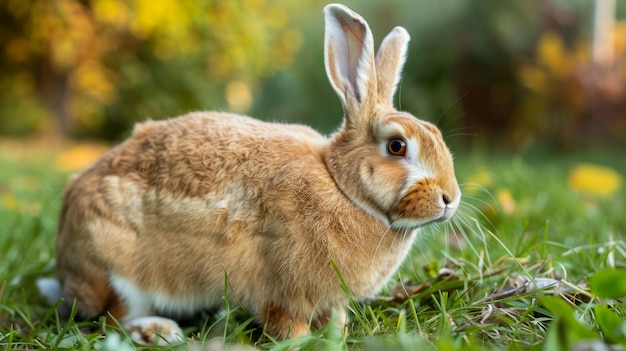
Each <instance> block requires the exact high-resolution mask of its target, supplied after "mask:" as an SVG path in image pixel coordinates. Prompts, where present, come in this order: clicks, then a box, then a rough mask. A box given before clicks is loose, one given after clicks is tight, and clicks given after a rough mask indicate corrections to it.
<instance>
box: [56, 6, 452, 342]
mask: <svg viewBox="0 0 626 351" xmlns="http://www.w3.org/2000/svg"><path fill="white" fill-rule="evenodd" d="M326 15H327V23H329V22H332V21H336V22H337V23H339V24H340V26H339V27H338V28H344V32H341V31H338V29H333V28H332V27H327V36H328V37H327V46H326V60H327V62H326V63H327V72H328V74H329V79H330V80H331V83H332V85H333V87H334V88H335V90H336V91H337V94H338V95H339V97H340V100H341V101H342V103H343V107H344V112H345V121H344V123H343V126H342V128H341V129H340V130H339V131H338V132H337V133H335V135H333V136H332V137H331V138H326V137H324V136H322V135H320V134H319V133H317V132H316V131H314V130H312V129H310V128H308V127H305V126H299V125H281V124H273V123H264V122H260V121H257V120H254V119H251V118H248V117H244V116H239V115H233V114H227V113H191V114H188V115H186V116H182V117H179V118H174V119H170V120H167V121H160V122H152V121H148V122H145V123H142V124H139V125H137V126H136V127H135V129H134V132H133V136H132V137H131V138H130V139H128V140H127V141H125V142H124V143H122V144H121V145H119V146H117V147H116V148H113V149H112V150H110V151H109V152H108V153H106V154H105V155H104V156H103V157H102V158H101V159H100V160H98V161H97V162H96V163H95V164H94V165H92V166H91V167H89V168H88V169H87V170H85V171H84V172H83V173H82V174H81V175H80V176H79V177H77V178H76V179H75V180H73V181H72V182H71V183H70V184H69V186H68V188H67V189H66V191H65V193H64V204H63V209H62V211H61V218H60V223H59V234H58V237H57V244H56V250H57V272H58V276H59V279H60V281H61V283H62V286H63V292H64V296H65V297H66V298H68V299H70V300H71V299H73V298H76V299H77V303H78V307H79V311H80V313H81V314H82V315H83V316H85V317H94V316H97V315H99V314H105V313H107V312H108V313H111V314H112V315H113V316H114V317H115V318H117V319H119V320H121V321H122V322H124V323H126V322H128V319H131V318H132V317H137V316H136V315H133V316H129V315H130V314H138V313H139V314H141V315H150V314H155V313H157V314H158V313H159V312H161V310H166V312H170V313H174V314H184V313H188V312H190V310H193V309H198V308H203V307H211V306H208V305H211V304H219V303H220V301H221V297H222V293H223V291H224V286H223V285H224V279H225V275H226V277H227V279H228V282H229V292H230V294H231V295H232V296H233V300H234V301H240V302H241V303H242V304H243V305H244V306H245V307H246V309H247V310H248V311H249V312H250V313H252V314H253V315H255V316H256V318H257V321H259V322H260V323H263V324H265V325H266V326H267V331H268V332H269V333H271V334H272V335H274V336H276V337H285V336H287V335H289V336H300V335H303V334H305V333H306V332H307V331H308V325H309V322H310V321H312V322H313V323H314V324H316V325H319V324H322V323H325V322H326V321H327V320H328V319H329V316H330V315H331V314H332V311H333V310H335V311H338V313H339V316H340V318H339V319H340V322H343V321H344V320H345V310H344V309H345V305H346V303H347V298H346V296H345V295H344V292H343V290H342V289H341V287H340V285H339V280H338V278H337V275H336V273H335V270H334V269H333V267H332V264H331V263H333V264H335V265H336V267H337V268H338V270H339V272H340V273H341V275H342V277H343V279H344V280H345V282H346V285H347V287H348V289H349V291H350V293H351V294H353V295H354V296H355V297H357V298H371V297H373V295H374V294H375V293H376V292H377V291H378V290H379V289H380V288H381V287H382V286H383V284H384V283H385V282H386V281H387V280H388V278H389V277H390V275H391V274H392V273H393V272H394V271H395V270H396V269H397V267H398V265H399V264H400V263H401V262H402V260H403V259H404V257H405V256H406V254H407V253H408V251H409V249H410V246H411V243H412V241H413V239H414V236H415V232H413V229H415V227H417V226H419V225H421V224H417V223H422V222H424V221H430V220H437V219H438V218H439V217H438V216H439V215H440V214H441V213H443V208H442V201H441V199H442V197H443V198H444V199H447V200H446V201H447V202H451V201H456V203H458V199H459V197H460V192H459V190H458V185H457V183H456V179H455V176H454V169H453V166H452V157H451V155H450V153H449V151H448V149H447V148H446V146H445V144H444V143H443V141H442V138H441V134H440V133H439V131H438V130H437V129H436V127H434V126H433V125H431V124H429V123H427V122H423V121H419V120H417V119H416V118H415V117H413V116H411V115H409V114H407V113H404V112H398V111H397V110H395V109H394V108H393V106H391V97H392V96H393V92H394V91H395V84H396V83H397V77H398V75H399V69H400V67H401V66H402V62H403V58H402V56H403V55H404V51H405V47H404V46H405V45H406V42H407V41H408V34H405V31H403V30H402V29H396V30H394V32H392V34H393V35H391V34H390V39H389V40H386V41H385V43H386V44H384V45H383V47H382V48H381V51H379V54H378V56H377V57H376V62H375V61H374V55H373V48H372V47H373V43H372V42H371V40H372V39H371V33H370V32H369V28H368V27H367V24H366V23H365V21H364V20H363V19H362V18H360V16H358V15H356V14H354V13H353V12H351V11H350V10H348V9H347V8H345V7H341V6H338V5H333V6H329V7H328V8H327V10H326ZM329 25H330V24H327V26H329ZM341 33H343V34H341ZM341 35H344V36H345V38H343V39H342V40H344V41H347V43H348V44H346V47H349V50H353V49H354V48H357V52H352V51H351V54H352V55H353V56H354V55H356V57H357V59H359V58H360V59H359V60H357V61H355V60H354V57H352V58H349V59H347V60H348V61H350V62H343V63H340V62H339V61H340V60H345V59H346V57H345V48H344V47H340V45H343V44H341V43H344V42H343V41H341V40H339V41H336V40H335V39H333V38H335V37H339V36H341ZM379 57H380V58H379ZM385 58H389V59H385ZM383 61H384V62H383ZM345 75H347V76H345ZM378 90H380V91H382V94H385V96H383V97H381V96H379V95H378V94H377V91H378ZM390 96H391V97H390ZM394 133H395V134H399V135H388V134H394ZM391 137H403V138H406V139H407V140H417V141H419V150H420V151H419V154H417V155H414V156H413V159H408V158H399V157H396V156H390V155H385V154H384V153H381V146H380V145H384V143H385V141H386V140H387V139H389V138H391ZM407 157H408V156H407ZM411 165H414V166H411ZM418 166H419V167H422V168H425V169H427V170H428V172H429V173H428V174H430V176H429V177H427V178H423V179H416V177H417V176H416V175H414V174H413V173H414V172H416V171H415V170H414V168H415V169H417V168H418ZM412 167H413V168H412ZM409 182H414V184H412V183H409ZM454 210H455V207H454V208H450V209H449V212H448V213H447V216H446V218H447V217H449V215H451V213H450V211H451V212H452V213H453V212H454ZM400 218H402V219H408V220H410V221H415V223H416V224H414V225H410V226H408V227H395V226H393V222H394V221H395V220H396V219H400ZM118 278H123V281H124V282H127V283H129V284H132V286H133V288H126V287H124V288H120V287H119V284H121V283H119V281H116V280H115V279H118ZM116 284H118V285H116ZM124 284H125V283H124ZM120 289H121V290H120ZM135 290H136V291H139V292H141V294H144V295H146V296H152V297H151V298H153V299H154V300H153V301H152V303H151V305H150V306H149V307H146V308H145V309H144V310H138V309H137V307H136V306H133V305H132V304H131V302H130V299H131V297H132V293H129V291H131V292H133V291H135ZM128 294H130V295H128ZM142 296H143V295H142ZM163 301H166V302H163ZM311 319H312V320H311ZM153 327H154V326H152V327H151V328H153ZM130 328H134V327H132V326H130ZM155 328H156V327H155ZM155 330H156V329H155ZM146 333H147V334H154V330H152V329H151V330H143V333H142V335H145V334H146ZM142 338H145V337H144V336H142Z"/></svg>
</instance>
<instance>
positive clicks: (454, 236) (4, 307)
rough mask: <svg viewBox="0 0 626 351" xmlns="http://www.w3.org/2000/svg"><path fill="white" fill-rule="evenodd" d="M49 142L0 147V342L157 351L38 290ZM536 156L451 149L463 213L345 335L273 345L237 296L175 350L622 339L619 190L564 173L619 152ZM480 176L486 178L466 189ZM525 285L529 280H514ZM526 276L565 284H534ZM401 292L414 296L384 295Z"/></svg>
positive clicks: (54, 206)
mask: <svg viewBox="0 0 626 351" xmlns="http://www.w3.org/2000/svg"><path fill="white" fill-rule="evenodd" d="M56 150H57V149H55V148H54V147H52V148H46V147H42V146H41V145H39V146H35V147H24V146H23V145H18V146H16V145H14V144H11V143H3V144H1V145H0V223H1V224H2V225H1V226H0V349H11V350H13V349H39V348H68V349H81V350H83V349H84V350H91V349H99V350H123V349H128V350H132V349H158V348H156V347H145V346H141V345H136V344H133V343H132V342H130V341H129V339H128V337H127V335H126V334H125V333H124V331H122V330H120V329H117V328H114V327H110V326H106V325H105V324H104V322H103V320H98V321H86V322H75V321H69V322H66V321H62V320H59V318H58V316H57V315H56V314H55V311H54V308H50V307H48V306H46V304H45V302H44V301H43V299H42V298H41V297H39V296H38V295H37V290H36V288H35V281H36V280H37V279H38V278H41V277H47V276H53V275H54V274H53V247H54V236H55V230H56V222H57V215H58V210H59V208H60V205H61V200H60V193H61V191H62V188H63V186H64V183H65V180H66V178H67V174H64V173H62V172H60V171H57V170H55V168H54V166H53V162H52V161H53V158H54V155H55V152H56ZM536 155H537V153H532V154H531V153H529V154H525V155H502V156H494V157H486V156H484V155H481V156H476V155H475V156H472V155H468V156H457V173H458V177H459V180H460V181H461V182H462V183H464V182H465V184H464V185H463V187H464V190H465V197H464V201H465V202H464V206H463V208H462V210H461V213H460V214H459V215H458V216H456V219H455V220H454V221H452V222H450V223H448V224H446V225H439V226H438V227H433V228H430V229H429V230H428V231H427V232H426V233H424V234H423V235H422V236H421V237H420V239H419V240H418V242H417V243H416V245H415V247H414V250H413V253H412V255H411V256H410V258H409V259H407V261H406V262H405V264H404V265H403V267H402V269H401V271H400V272H399V273H398V274H397V276H396V277H394V280H393V281H392V282H391V283H390V285H389V287H388V288H386V289H385V290H384V291H383V292H382V294H381V295H382V296H381V298H380V299H377V300H374V301H369V302H367V303H362V302H356V301H353V303H351V305H350V310H351V313H350V319H351V323H350V325H349V327H348V331H347V332H345V331H343V330H340V329H338V328H337V327H336V326H334V324H332V323H330V324H328V325H327V326H326V327H324V328H323V329H322V330H319V331H316V332H314V333H313V334H312V335H311V336H307V337H303V338H300V339H296V340H286V341H274V340H272V339H271V338H270V337H269V336H267V335H265V334H264V333H263V331H262V326H256V325H254V324H252V323H251V319H250V317H249V316H247V315H246V314H245V312H244V311H243V310H242V309H241V308H239V307H238V306H233V305H231V306H228V311H227V313H223V314H218V315H209V314H203V315H201V316H199V318H196V319H195V320H192V321H190V322H188V323H185V324H184V328H185V331H186V332H187V333H188V335H191V338H190V340H189V341H188V343H186V344H184V345H180V346H177V347H175V348H178V349H186V348H188V347H192V346H193V347H198V348H203V347H207V345H208V344H207V343H209V342H212V343H215V342H219V343H224V344H237V345H240V347H242V348H251V347H257V348H260V349H276V350H289V349H293V348H298V347H299V348H301V349H303V350H308V349H311V350H341V349H351V350H379V349H388V350H414V349H420V350H421V349H424V350H428V349H433V350H434V349H437V350H464V351H467V350H483V349H493V350H501V349H504V350H515V349H546V350H556V349H569V348H571V347H572V346H573V345H577V344H579V343H581V342H587V341H588V340H598V341H602V342H606V343H609V344H620V345H621V346H626V320H625V318H624V315H625V314H624V313H625V312H626V305H625V303H624V302H623V301H624V300H623V296H624V295H626V291H625V290H626V288H624V286H623V285H625V284H626V277H624V276H623V272H624V270H623V269H624V268H625V267H626V259H625V256H626V243H625V242H624V241H623V239H622V238H623V235H624V234H625V233H626V208H625V206H626V204H625V202H626V200H625V199H626V190H625V189H624V186H622V188H621V189H620V190H619V191H617V192H616V193H613V194H611V195H610V196H608V197H599V196H597V195H593V194H581V193H579V192H577V191H575V190H574V189H571V188H570V187H569V186H568V182H567V178H568V174H569V172H570V170H571V169H572V167H573V166H575V165H576V164H577V163H579V162H597V163H601V164H604V165H608V166H611V167H613V168H614V169H616V170H617V171H618V172H620V173H621V174H622V175H623V174H626V173H625V172H626V169H624V167H626V164H625V163H624V162H623V156H621V155H620V152H619V151H606V150H604V151H602V152H601V153H598V154H594V153H584V154H569V155H558V154H553V155H550V156H543V157H537V156H536ZM476 181H478V182H479V183H482V184H481V187H478V186H475V185H472V184H469V183H472V182H476ZM596 181H597V182H599V183H601V182H602V181H603V179H597V180H596ZM613 268H616V269H613ZM597 272H601V273H599V274H596V273H597ZM524 279H525V280H524ZM401 281H402V282H405V285H404V289H400V288H399V287H400V286H399V285H397V284H398V282H401ZM520 281H525V282H526V283H527V285H528V286H529V287H530V288H523V287H522V288H519V287H518V288H515V284H516V282H517V283H518V284H519V282H520ZM533 281H534V282H535V283H536V284H538V285H539V284H542V283H545V282H556V283H559V284H558V286H556V287H548V288H547V290H546V289H544V290H543V291H542V290H541V289H533V288H532V287H533V286H534V284H535V283H533ZM589 281H591V289H590V288H589V287H588V285H589V284H588V282H589ZM405 290H408V291H409V292H410V293H409V294H408V295H409V296H406V295H407V294H405V295H403V296H397V297H396V298H395V299H393V298H391V296H396V293H397V292H399V291H400V292H401V291H405ZM216 339H217V340H218V341H215V340H216ZM211 345H213V346H215V344H211ZM207 348H208V347H207Z"/></svg>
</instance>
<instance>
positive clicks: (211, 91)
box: [0, 0, 301, 138]
mask: <svg viewBox="0 0 626 351" xmlns="http://www.w3.org/2000/svg"><path fill="white" fill-rule="evenodd" d="M292 7H293V5H292V4H291V2H290V1H287V0H276V1H273V2H271V3H270V2H266V1H264V0H233V1H218V0H200V1H177V0H159V1H150V0H7V1H3V2H1V3H0V48H1V54H0V60H1V61H0V63H1V65H0V88H1V89H2V90H3V91H4V92H5V93H3V94H2V96H1V97H0V115H1V116H2V118H1V119H0V130H3V131H4V132H9V133H25V132H31V131H34V130H38V129H49V128H51V127H56V128H57V129H58V131H60V132H61V133H63V134H65V135H74V136H77V135H78V136H81V135H94V134H96V133H103V135H104V136H105V137H109V138H111V137H118V136H119V133H120V131H122V130H127V129H129V128H128V127H129V125H130V124H131V123H132V122H133V121H136V120H140V119H145V118H146V117H151V116H153V117H163V116H168V115H176V114H179V113H181V111H186V110H196V109H208V108H219V107H221V106H225V105H226V106H228V108H229V109H230V110H235V111H246V110H247V109H249V108H250V106H251V103H252V92H251V91H252V90H253V89H254V87H255V86H256V85H257V84H258V82H259V79H261V78H263V77H266V76H268V75H271V74H272V73H274V72H275V71H276V70H277V69H280V68H282V67H285V66H287V65H289V64H290V62H291V60H292V57H293V54H294V53H295V52H296V50H297V49H298V48H299V46H300V42H301V37H300V32H299V31H297V30H295V29H292V28H291V26H292V16H290V14H289V12H290V9H291V8H292ZM48 114H50V115H51V116H52V117H53V118H52V119H51V120H52V121H54V122H49V121H48V119H46V117H47V115H48ZM51 123H53V125H51Z"/></svg>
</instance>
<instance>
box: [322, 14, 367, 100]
mask: <svg viewBox="0 0 626 351" xmlns="http://www.w3.org/2000/svg"><path fill="white" fill-rule="evenodd" d="M326 22H327V26H326V40H327V43H326V45H327V46H328V47H327V50H328V52H327V55H329V57H327V59H328V60H329V61H328V62H327V63H328V65H329V66H330V67H328V68H329V69H330V71H331V73H334V74H331V75H332V76H333V77H332V79H333V80H334V82H331V83H333V85H335V87H336V88H337V90H338V92H339V93H340V94H345V95H346V96H345V97H346V98H348V96H353V97H354V98H355V99H356V100H357V102H358V103H361V102H362V97H363V96H362V95H363V93H364V92H362V91H360V89H359V82H358V80H359V69H360V65H361V64H362V63H361V60H363V57H364V54H365V53H364V50H365V48H364V46H365V40H366V39H367V38H366V36H367V35H368V34H367V31H368V28H367V25H366V24H365V23H362V22H361V21H360V20H359V19H358V18H353V17H352V16H350V14H349V13H346V12H344V11H342V10H340V9H337V8H331V9H330V11H329V12H328V13H327V18H326Z"/></svg>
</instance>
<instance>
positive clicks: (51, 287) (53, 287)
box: [36, 278, 63, 306]
mask: <svg viewBox="0 0 626 351" xmlns="http://www.w3.org/2000/svg"><path fill="white" fill-rule="evenodd" d="M36 284H37V290H39V293H40V294H41V296H43V297H45V298H46V302H47V303H48V305H50V306H52V305H54V304H55V303H57V302H58V301H59V300H60V299H61V297H62V296H63V290H62V289H61V283H59V280H58V279H56V278H39V279H37V283H36Z"/></svg>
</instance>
